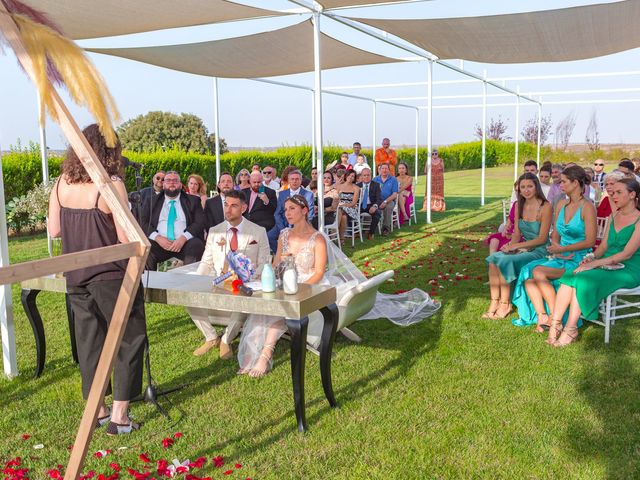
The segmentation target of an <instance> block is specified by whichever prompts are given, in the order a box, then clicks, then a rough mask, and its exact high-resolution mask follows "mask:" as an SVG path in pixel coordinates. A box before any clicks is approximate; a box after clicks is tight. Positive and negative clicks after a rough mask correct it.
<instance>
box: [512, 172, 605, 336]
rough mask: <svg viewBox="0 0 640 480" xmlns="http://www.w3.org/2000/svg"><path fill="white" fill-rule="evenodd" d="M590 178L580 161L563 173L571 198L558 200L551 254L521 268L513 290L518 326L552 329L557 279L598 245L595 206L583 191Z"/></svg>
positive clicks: (563, 187)
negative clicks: (551, 316)
mask: <svg viewBox="0 0 640 480" xmlns="http://www.w3.org/2000/svg"><path fill="white" fill-rule="evenodd" d="M589 181H590V180H589V178H588V176H587V173H586V172H585V170H584V169H583V168H582V167H579V166H578V165H572V166H570V167H567V168H565V169H564V170H563V171H562V173H561V174H560V189H561V190H562V192H563V193H564V194H565V195H567V196H568V197H569V198H568V199H565V198H563V199H561V200H559V201H558V203H557V205H556V213H555V217H556V221H555V228H554V230H553V233H552V234H551V244H550V245H549V246H548V247H547V253H548V254H549V255H548V257H547V258H542V259H540V260H534V261H533V262H531V263H529V264H528V265H525V267H524V268H523V269H522V270H521V271H520V276H519V277H518V282H517V283H516V286H515V288H514V291H513V304H514V305H515V306H516V307H517V308H518V315H519V318H517V319H514V320H513V322H512V323H513V324H514V325H515V326H517V327H524V326H527V325H535V324H536V323H537V324H538V326H537V328H536V331H537V332H540V333H543V332H545V331H546V330H548V329H549V316H548V313H551V312H553V306H554V305H555V300H556V290H557V289H558V287H559V286H560V284H559V283H558V281H557V280H558V279H559V278H560V277H561V276H562V275H563V274H564V273H565V272H566V271H569V272H571V271H573V270H574V269H575V268H576V267H577V266H578V265H579V264H580V262H581V261H582V259H583V258H584V256H585V255H587V254H588V253H590V252H591V249H592V247H593V246H594V245H595V242H596V209H595V207H594V206H593V204H592V203H591V202H589V201H588V200H587V199H585V198H584V194H583V192H584V187H585V185H587V184H588V183H589ZM545 304H546V308H545Z"/></svg>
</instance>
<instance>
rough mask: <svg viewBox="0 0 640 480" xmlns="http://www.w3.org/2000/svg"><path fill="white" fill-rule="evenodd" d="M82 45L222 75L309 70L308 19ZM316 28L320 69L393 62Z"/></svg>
mask: <svg viewBox="0 0 640 480" xmlns="http://www.w3.org/2000/svg"><path fill="white" fill-rule="evenodd" d="M87 51H89V52H95V53H103V54H106V55H114V56H117V57H123V58H128V59H131V60H137V61H139V62H144V63H150V64H152V65H157V66H160V67H165V68H170V69H172V70H178V71H181V72H188V73H194V74H197V75H206V76H210V77H226V78H256V77H270V76H276V75H289V74H293V73H303V72H309V71H312V70H313V55H312V52H313V25H312V24H311V21H310V20H305V21H304V22H301V23H298V24H296V25H293V26H290V27H286V28H281V29H279V30H274V31H271V32H264V33H257V34H253V35H247V36H244V37H236V38H228V39H224V40H215V41H210V42H202V43H191V44H183V45H169V46H160V47H139V48H88V49H87ZM397 61H398V60H396V59H392V58H387V57H383V56H381V55H376V54H375V53H369V52H366V51H364V50H360V49H358V48H355V47H351V46H349V45H347V44H346V43H342V42H340V41H339V40H335V39H334V38H332V37H329V36H327V35H324V34H322V58H321V64H322V69H323V70H325V69H329V68H338V67H348V66H352V65H370V64H376V63H388V62H397Z"/></svg>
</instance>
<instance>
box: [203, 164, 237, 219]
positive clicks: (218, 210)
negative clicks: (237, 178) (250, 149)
mask: <svg viewBox="0 0 640 480" xmlns="http://www.w3.org/2000/svg"><path fill="white" fill-rule="evenodd" d="M229 190H233V177H232V176H231V174H230V173H229V172H223V173H221V174H220V178H219V179H218V195H216V196H215V197H212V198H209V199H207V201H206V202H205V204H204V230H205V232H208V231H209V229H210V228H211V227H215V226H216V225H219V224H221V223H222V222H224V208H223V205H224V194H225V192H227V191H229Z"/></svg>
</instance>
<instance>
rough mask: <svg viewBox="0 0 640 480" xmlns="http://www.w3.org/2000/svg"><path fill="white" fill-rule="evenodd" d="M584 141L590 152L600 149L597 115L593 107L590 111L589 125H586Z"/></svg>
mask: <svg viewBox="0 0 640 480" xmlns="http://www.w3.org/2000/svg"><path fill="white" fill-rule="evenodd" d="M585 141H586V142H587V146H588V147H589V150H591V151H592V152H595V151H596V150H599V149H600V132H599V131H598V116H597V114H596V110H595V109H594V110H593V112H591V120H589V125H588V126H587V133H586V134H585Z"/></svg>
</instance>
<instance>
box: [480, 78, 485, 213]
mask: <svg viewBox="0 0 640 480" xmlns="http://www.w3.org/2000/svg"><path fill="white" fill-rule="evenodd" d="M482 76H483V77H484V78H485V80H484V81H483V82H482V173H481V175H482V178H481V179H480V205H484V174H485V170H486V163H487V82H486V78H487V71H486V70H485V71H484V72H483V75H482Z"/></svg>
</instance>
